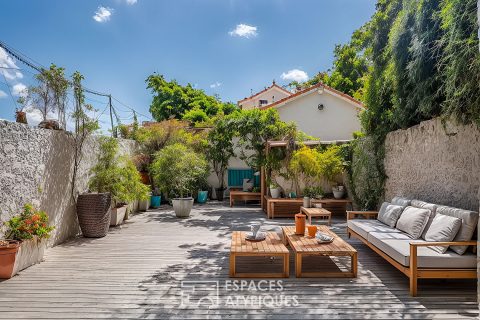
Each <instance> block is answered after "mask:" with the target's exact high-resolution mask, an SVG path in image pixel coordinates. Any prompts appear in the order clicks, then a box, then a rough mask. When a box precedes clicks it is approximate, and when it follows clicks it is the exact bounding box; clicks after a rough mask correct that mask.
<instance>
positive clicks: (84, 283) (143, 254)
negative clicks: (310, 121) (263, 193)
mask: <svg viewBox="0 0 480 320" xmlns="http://www.w3.org/2000/svg"><path fill="white" fill-rule="evenodd" d="M252 222H265V223H266V224H271V225H287V224H292V223H293V221H292V220H291V219H276V220H270V221H268V220H266V219H265V214H263V212H261V211H260V210H259V209H258V207H241V206H240V207H239V206H237V207H234V208H229V207H226V206H224V205H223V204H218V203H211V204H207V205H203V206H195V207H194V210H193V211H192V216H191V217H190V218H189V219H186V220H180V219H177V218H175V217H174V214H173V212H172V211H171V209H170V208H164V209H160V210H155V211H149V212H147V213H143V214H138V215H135V216H134V217H132V218H131V219H130V220H129V221H128V222H126V223H125V224H124V225H123V226H122V227H118V228H114V229H111V230H110V232H109V234H108V235H107V236H106V237H105V238H101V239H85V238H76V239H74V240H72V241H70V242H67V243H65V244H63V245H59V246H56V247H54V248H50V249H49V250H48V251H47V254H46V257H45V261H44V262H42V263H41V264H39V265H35V266H33V267H31V268H29V269H27V270H24V271H23V272H21V273H20V274H19V275H17V276H16V277H14V278H12V279H10V280H6V281H3V282H0V318H1V319H97V318H106V319H207V318H209V319H247V318H249V319H250V318H251V319H295V318H303V319H320V318H324V319H367V318H371V319H386V318H388V319H437V318H438V319H462V318H466V319H468V318H470V319H475V318H477V317H478V304H477V294H476V284H475V281H472V280H465V281H463V280H462V281H460V280H449V281H442V280H427V281H422V280H421V281H420V283H419V295H420V296H419V297H415V298H412V297H410V296H409V294H408V279H407V278H406V277H405V276H404V275H403V274H401V273H400V272H399V271H397V270H396V269H395V268H393V267H392V266H390V265H389V264H388V263H386V262H385V261H384V260H383V259H382V258H380V257H378V256H377V255H376V254H375V253H374V252H372V251H371V250H370V249H369V248H368V247H366V246H365V245H363V244H362V243H361V242H360V241H358V240H355V239H349V240H348V242H349V243H350V244H352V245H353V246H354V247H355V248H356V249H357V250H358V253H359V269H358V278H356V279H296V278H295V277H294V269H293V266H294V265H293V255H291V258H290V260H291V261H290V274H291V276H290V278H289V279H284V280H282V281H283V282H282V283H281V285H282V287H283V291H281V292H280V293H279V292H268V291H267V292H265V291H261V292H260V291H253V287H251V288H250V289H252V291H248V290H247V289H246V288H245V290H243V291H236V292H232V291H227V290H226V289H225V285H226V283H225V281H228V280H230V279H229V277H228V267H229V246H230V234H231V231H232V230H248V229H249V225H250V224H251V223H252ZM333 222H334V223H333V227H332V228H333V230H334V231H335V232H336V233H338V234H339V235H341V236H343V237H345V225H346V223H345V220H342V219H340V218H336V219H334V221H333ZM182 281H193V282H197V284H196V285H197V291H196V292H194V293H192V291H189V289H190V288H188V287H186V284H188V283H186V282H184V284H183V285H184V287H183V289H184V291H182ZM201 281H214V284H215V283H216V282H217V281H218V283H219V291H218V292H219V299H218V300H217V301H218V305H216V306H207V305H205V304H203V305H201V306H189V305H185V304H184V305H181V301H182V298H185V297H186V295H185V292H187V293H191V294H192V295H191V296H192V297H194V294H200V296H201V295H204V296H205V295H211V293H212V292H215V291H211V290H210V289H211V288H212V287H210V285H211V283H209V282H203V283H202V282H201ZM258 285H259V282H258V280H256V281H255V283H254V286H255V288H258ZM202 286H204V287H202ZM199 287H201V288H202V289H198V288H199ZM264 287H265V286H263V288H264ZM275 288H279V286H278V284H275ZM182 293H183V295H182ZM268 296H270V298H272V296H273V299H277V300H275V301H273V300H268V299H270V298H269V297H268ZM280 296H282V297H283V298H279V297H280ZM238 297H240V300H235V299H237V298H238ZM275 297H276V298H275ZM289 297H290V299H292V297H294V298H295V299H296V301H297V302H298V306H290V307H288V306H286V304H283V303H288V302H292V300H290V301H288V299H289ZM262 298H263V300H262V301H263V303H261V304H259V303H257V302H258V301H259V299H262ZM282 299H283V300H282ZM184 301H185V300H184ZM271 303H273V307H272V305H271ZM276 303H279V304H280V305H281V306H278V307H277V306H275V304H276Z"/></svg>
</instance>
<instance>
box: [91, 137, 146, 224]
mask: <svg viewBox="0 0 480 320" xmlns="http://www.w3.org/2000/svg"><path fill="white" fill-rule="evenodd" d="M118 149H119V147H118V141H117V140H116V139H114V138H107V137H104V138H102V140H101V143H100V153H99V155H98V161H97V164H96V165H95V166H94V167H93V168H92V170H91V171H92V173H93V176H92V178H91V179H90V182H89V189H90V190H91V191H94V192H97V193H99V194H102V193H109V194H110V195H111V205H112V209H111V213H110V219H109V220H110V221H109V222H110V223H109V225H111V226H116V225H119V224H120V223H122V221H123V219H124V218H125V215H126V213H127V208H128V204H129V203H132V202H134V201H135V200H136V199H140V198H141V199H145V198H147V196H148V187H147V186H146V185H144V184H143V183H142V182H141V178H140V174H139V173H138V171H137V169H136V168H135V165H134V164H133V162H132V161H131V160H130V159H128V158H124V157H118V156H117V153H118Z"/></svg>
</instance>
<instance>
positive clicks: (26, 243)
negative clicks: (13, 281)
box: [12, 239, 47, 276]
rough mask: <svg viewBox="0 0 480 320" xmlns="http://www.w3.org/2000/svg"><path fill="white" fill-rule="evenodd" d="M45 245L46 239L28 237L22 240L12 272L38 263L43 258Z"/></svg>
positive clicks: (14, 272) (15, 272)
mask: <svg viewBox="0 0 480 320" xmlns="http://www.w3.org/2000/svg"><path fill="white" fill-rule="evenodd" d="M46 247H47V240H45V239H42V240H39V239H28V240H23V241H22V243H21V244H20V248H19V249H18V253H17V258H16V259H15V265H14V266H13V274H12V276H14V275H15V274H17V273H18V272H20V271H22V270H23V269H26V268H28V267H30V266H33V265H34V264H37V263H40V262H41V261H42V260H43V255H44V253H45V248H46Z"/></svg>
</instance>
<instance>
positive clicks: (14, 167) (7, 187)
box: [0, 120, 135, 245]
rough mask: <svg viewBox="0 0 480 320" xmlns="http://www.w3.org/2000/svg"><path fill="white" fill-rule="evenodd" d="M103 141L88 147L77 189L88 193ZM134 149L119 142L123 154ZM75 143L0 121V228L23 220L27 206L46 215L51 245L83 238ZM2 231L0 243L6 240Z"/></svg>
mask: <svg viewBox="0 0 480 320" xmlns="http://www.w3.org/2000/svg"><path fill="white" fill-rule="evenodd" d="M98 141H99V139H98V137H91V138H90V139H89V140H88V141H87V142H86V143H85V146H84V156H83V161H82V163H81V166H80V168H79V174H78V179H77V186H76V189H77V190H78V191H79V192H84V191H85V190H86V189H87V182H88V178H89V171H90V169H91V168H92V167H93V166H94V165H95V163H96V159H97V152H98V146H99V142H98ZM134 149H135V143H134V142H133V141H129V140H120V150H121V153H122V154H132V153H133V151H134ZM73 154H74V152H73V138H72V135H71V134H70V133H68V132H64V131H53V130H47V129H38V128H31V127H28V126H27V125H24V124H18V123H12V122H7V121H1V120H0V225H1V224H2V223H3V222H5V221H7V220H9V219H10V217H11V216H12V215H14V214H18V213H19V212H20V211H21V209H22V207H23V205H24V204H25V203H33V204H34V205H35V206H37V207H39V208H40V209H42V210H45V211H46V212H47V213H48V215H49V218H50V222H51V223H52V224H54V225H55V230H54V231H53V235H52V237H51V239H50V240H49V244H50V245H54V244H58V243H61V242H63V241H65V240H66V239H68V238H70V237H73V236H75V235H77V234H79V232H80V229H79V226H78V221H77V217H76V213H75V205H74V202H73V200H72V197H71V187H72V184H71V178H72V172H73ZM2 235H3V234H2V232H1V231H0V238H1V236H2Z"/></svg>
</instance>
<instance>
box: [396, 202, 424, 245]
mask: <svg viewBox="0 0 480 320" xmlns="http://www.w3.org/2000/svg"><path fill="white" fill-rule="evenodd" d="M430 214H431V211H430V210H428V209H421V208H415V207H406V208H405V210H403V212H402V215H401V216H400V218H399V219H398V221H397V226H396V228H397V229H398V230H400V231H403V232H405V233H407V234H408V235H409V236H410V237H411V238H412V239H418V238H420V236H421V235H422V232H423V229H425V226H426V225H427V222H428V219H429V217H430Z"/></svg>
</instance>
